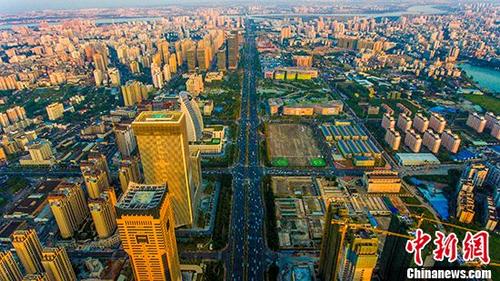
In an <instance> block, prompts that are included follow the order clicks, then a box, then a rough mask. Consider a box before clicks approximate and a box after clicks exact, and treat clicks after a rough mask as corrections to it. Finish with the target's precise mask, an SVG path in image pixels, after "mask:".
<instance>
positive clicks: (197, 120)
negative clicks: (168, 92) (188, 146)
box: [179, 91, 203, 142]
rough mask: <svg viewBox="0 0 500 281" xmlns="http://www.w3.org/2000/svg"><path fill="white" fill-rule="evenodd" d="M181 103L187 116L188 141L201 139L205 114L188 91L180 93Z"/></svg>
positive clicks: (182, 109)
mask: <svg viewBox="0 0 500 281" xmlns="http://www.w3.org/2000/svg"><path fill="white" fill-rule="evenodd" d="M179 103H180V105H181V111H182V112H183V113H184V116H185V117H186V127H187V134H188V142H196V141H200V140H201V139H202V137H203V116H202V115H201V111H200V107H199V106H198V103H197V102H196V101H195V100H194V99H193V98H191V97H190V95H189V93H188V92H186V91H182V92H180V93H179Z"/></svg>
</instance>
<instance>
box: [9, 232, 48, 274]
mask: <svg viewBox="0 0 500 281" xmlns="http://www.w3.org/2000/svg"><path fill="white" fill-rule="evenodd" d="M10 239H11V241H12V245H13V246H14V249H16V253H17V256H18V257H19V260H21V263H22V264H23V266H24V269H25V270H26V273H28V274H35V273H40V272H43V266H42V245H41V244H40V240H39V239H38V235H37V234H36V231H35V230H34V229H29V230H16V231H15V232H14V233H13V234H12V236H11V237H10Z"/></svg>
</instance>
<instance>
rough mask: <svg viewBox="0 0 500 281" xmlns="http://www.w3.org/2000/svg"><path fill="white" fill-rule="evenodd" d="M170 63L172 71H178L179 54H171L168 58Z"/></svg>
mask: <svg viewBox="0 0 500 281" xmlns="http://www.w3.org/2000/svg"><path fill="white" fill-rule="evenodd" d="M168 65H169V67H170V72H171V73H177V56H176V55H175V54H171V55H170V58H169V59H168Z"/></svg>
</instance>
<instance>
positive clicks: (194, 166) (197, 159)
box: [189, 149, 202, 190]
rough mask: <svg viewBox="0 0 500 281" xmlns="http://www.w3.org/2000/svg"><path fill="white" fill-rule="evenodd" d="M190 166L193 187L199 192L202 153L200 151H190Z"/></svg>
mask: <svg viewBox="0 0 500 281" xmlns="http://www.w3.org/2000/svg"><path fill="white" fill-rule="evenodd" d="M189 162H190V163H189V165H190V167H191V175H190V179H191V185H192V186H193V187H194V189H195V190H197V189H198V188H199V187H200V186H201V181H202V177H201V151H200V150H199V149H194V150H190V154H189Z"/></svg>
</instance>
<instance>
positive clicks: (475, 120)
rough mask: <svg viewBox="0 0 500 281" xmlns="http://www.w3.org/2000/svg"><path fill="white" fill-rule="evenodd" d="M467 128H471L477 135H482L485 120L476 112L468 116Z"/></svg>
mask: <svg viewBox="0 0 500 281" xmlns="http://www.w3.org/2000/svg"><path fill="white" fill-rule="evenodd" d="M466 124H467V126H469V127H471V128H472V129H474V130H475V131H476V132H478V133H482V132H483V131H484V128H486V119H485V118H484V116H480V115H479V114H477V113H476V112H474V113H471V114H469V117H467V122H466Z"/></svg>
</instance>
